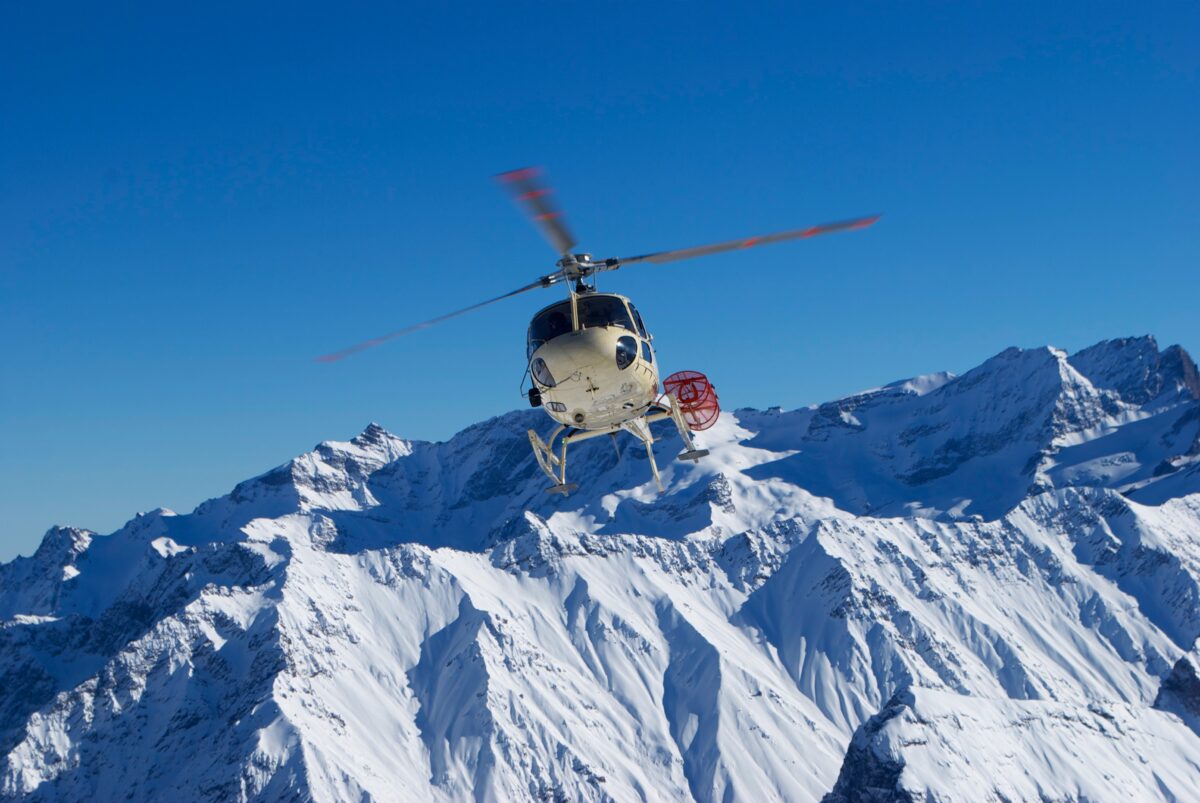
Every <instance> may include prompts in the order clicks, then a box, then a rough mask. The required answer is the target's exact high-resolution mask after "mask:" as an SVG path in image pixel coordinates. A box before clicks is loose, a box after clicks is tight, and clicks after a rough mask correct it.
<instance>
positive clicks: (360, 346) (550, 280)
mask: <svg viewBox="0 0 1200 803" xmlns="http://www.w3.org/2000/svg"><path fill="white" fill-rule="evenodd" d="M561 280H562V274H561V273H551V274H550V275H548V276H543V277H542V278H540V279H538V280H537V281H536V282H534V283H533V284H527V285H525V286H524V287H518V288H517V289H516V290H513V291H512V292H511V293H505V294H504V295H502V296H496V297H495V298H489V299H488V300H487V301H480V302H479V303H478V304H472V305H471V306H469V307H463V308H462V309H460V310H455V311H454V312H448V313H446V314H445V315H439V316H438V317H436V318H430V319H429V320H427V321H422V322H421V323H415V324H413V325H412V326H406V327H404V328H403V329H397V330H396V331H394V332H389V333H388V334H386V335H382V336H380V337H373V338H371V339H370V340H364V341H363V342H361V343H357V344H355V345H353V346H350V347H349V348H345V349H342V350H341V351H335V352H333V353H332V354H324V355H322V356H320V357H317V362H337V361H338V360H342V359H345V358H346V357H349V356H350V355H351V354H357V353H358V352H360V351H366V350H367V349H369V348H374V347H375V346H378V345H379V344H381V343H386V342H387V341H389V340H394V339H396V338H398V337H403V336H404V335H407V334H411V333H413V332H416V331H418V330H420V329H428V328H429V327H430V326H433V325H434V324H435V323H441V322H442V321H445V320H449V319H450V318H454V317H457V316H459V315H463V314H464V313H467V312H471V311H472V310H477V309H479V308H480V307H486V306H487V305H488V304H495V303H496V302H497V301H503V300H504V299H506V298H512V297H513V296H516V295H520V294H521V293H524V292H527V291H529V290H536V289H537V288H539V287H549V286H550V285H552V284H556V283H557V282H559V281H561Z"/></svg>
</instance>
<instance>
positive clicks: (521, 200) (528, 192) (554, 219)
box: [496, 167, 575, 256]
mask: <svg viewBox="0 0 1200 803" xmlns="http://www.w3.org/2000/svg"><path fill="white" fill-rule="evenodd" d="M541 176H542V171H541V168H538V167H523V168H521V169H520V170H510V171H508V172H507V173H501V174H500V175H498V176H496V180H497V181H499V182H500V183H501V184H503V185H504V186H505V188H506V189H508V191H509V192H510V193H512V196H513V198H514V199H515V200H516V202H517V203H518V204H520V205H521V206H522V207H523V208H524V209H525V212H526V213H527V214H528V215H529V217H530V218H531V219H532V220H533V222H534V224H535V225H536V226H537V227H538V228H539V229H541V230H542V234H544V235H546V239H547V240H549V241H550V245H552V246H554V250H556V251H558V253H559V254H560V255H562V256H566V255H567V254H569V253H571V249H572V248H574V247H575V238H574V237H573V236H572V235H571V232H570V231H569V230H568V229H567V223H566V220H565V219H564V218H563V214H562V210H561V209H559V208H558V207H557V206H555V204H554V202H553V201H552V200H551V198H550V194H551V192H552V190H551V189H550V187H549V186H547V185H546V184H545V183H544V182H543V181H542V179H541Z"/></svg>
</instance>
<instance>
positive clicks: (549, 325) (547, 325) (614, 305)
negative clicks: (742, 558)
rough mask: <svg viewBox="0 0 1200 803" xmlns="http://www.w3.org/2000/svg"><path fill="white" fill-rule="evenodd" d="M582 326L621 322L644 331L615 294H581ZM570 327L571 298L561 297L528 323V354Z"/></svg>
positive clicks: (616, 324)
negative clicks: (565, 299) (563, 298)
mask: <svg viewBox="0 0 1200 803" xmlns="http://www.w3.org/2000/svg"><path fill="white" fill-rule="evenodd" d="M577 303H578V304H579V327H580V328H581V329H595V328H598V327H601V326H619V327H621V328H622V329H628V330H629V331H630V332H638V333H640V332H642V331H644V330H643V329H641V327H638V328H635V327H634V324H633V320H632V319H631V318H630V317H629V310H628V309H627V308H626V307H625V302H624V301H623V300H622V299H620V298H618V297H616V296H579V297H578V300H577ZM570 331H571V302H570V301H561V302H559V303H558V304H555V305H554V306H552V307H546V309H544V310H542V311H541V312H539V313H538V314H537V315H536V316H535V317H534V319H533V320H532V321H531V322H530V323H529V341H528V356H531V357H532V356H533V352H535V351H537V350H538V349H539V348H541V346H542V344H543V343H545V342H546V341H548V340H553V339H554V338H556V337H558V336H559V335H565V334H567V333H568V332H570Z"/></svg>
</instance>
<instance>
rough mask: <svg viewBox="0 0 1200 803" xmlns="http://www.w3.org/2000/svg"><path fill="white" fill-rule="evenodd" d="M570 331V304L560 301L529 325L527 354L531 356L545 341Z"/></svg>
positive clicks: (542, 312)
mask: <svg viewBox="0 0 1200 803" xmlns="http://www.w3.org/2000/svg"><path fill="white" fill-rule="evenodd" d="M570 331H571V302H570V301H562V302H560V303H558V304H555V305H554V306H552V307H547V308H546V309H544V310H542V311H541V312H539V313H538V314H537V317H535V318H534V319H533V321H532V322H530V324H529V354H530V355H532V354H533V352H534V351H536V350H537V349H538V348H540V347H541V345H542V344H543V343H545V342H546V341H547V340H553V339H554V338H556V337H558V336H559V335H565V334H566V333H567V332H570Z"/></svg>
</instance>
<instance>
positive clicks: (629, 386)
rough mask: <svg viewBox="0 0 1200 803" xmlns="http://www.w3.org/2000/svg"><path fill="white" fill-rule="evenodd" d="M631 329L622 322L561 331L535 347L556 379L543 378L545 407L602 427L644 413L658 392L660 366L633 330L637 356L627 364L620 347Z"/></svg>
mask: <svg viewBox="0 0 1200 803" xmlns="http://www.w3.org/2000/svg"><path fill="white" fill-rule="evenodd" d="M630 337H631V333H630V332H629V331H628V330H626V329H622V328H620V327H617V326H604V327H597V328H594V329H583V330H580V331H577V332H569V333H567V334H564V335H559V336H558V337H556V338H554V339H553V340H551V341H549V342H548V343H546V344H545V345H543V346H541V347H540V348H538V349H537V351H535V352H534V359H535V360H539V359H540V360H542V361H543V362H544V363H545V365H546V368H547V369H548V370H549V372H550V375H551V376H553V377H554V378H555V380H556V384H555V385H554V386H553V387H551V386H548V385H543V384H541V383H538V382H537V380H536V379H535V380H534V381H535V383H537V385H538V390H539V391H540V393H541V397H542V407H543V408H545V410H546V412H547V413H548V414H549V415H550V417H551V418H553V419H554V420H555V421H558V422H559V423H560V424H566V425H567V426H570V427H576V428H577V429H600V428H606V427H611V426H613V425H614V424H620V423H622V422H624V421H629V420H630V419H633V418H637V417H638V416H640V415H642V414H643V413H644V412H645V411H646V408H648V407H649V406H650V405H651V404H652V403H653V402H654V400H655V398H657V396H658V370H657V368H656V367H655V366H654V362H653V356H652V352H650V351H649V349H648V347H647V350H646V351H647V354H646V356H649V357H650V360H649V361H648V360H646V359H645V358H644V357H643V355H642V353H641V352H642V345H641V343H642V342H646V341H640V338H637V337H636V336H633V339H634V340H635V342H637V341H640V342H638V346H637V347H636V352H637V354H636V356H635V357H634V358H633V359H632V360H631V361H630V362H629V363H628V364H627V365H626V366H625V367H624V368H622V367H621V366H620V365H619V364H618V363H617V357H616V354H617V348H618V345H619V341H620V340H621V339H622V338H625V339H626V340H628V339H629V338H630Z"/></svg>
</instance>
